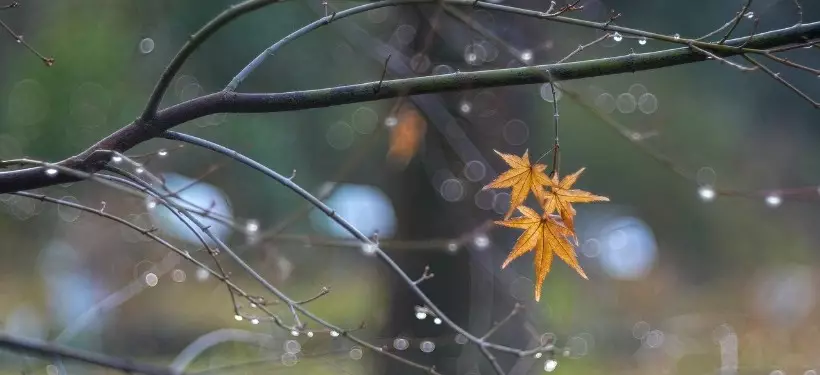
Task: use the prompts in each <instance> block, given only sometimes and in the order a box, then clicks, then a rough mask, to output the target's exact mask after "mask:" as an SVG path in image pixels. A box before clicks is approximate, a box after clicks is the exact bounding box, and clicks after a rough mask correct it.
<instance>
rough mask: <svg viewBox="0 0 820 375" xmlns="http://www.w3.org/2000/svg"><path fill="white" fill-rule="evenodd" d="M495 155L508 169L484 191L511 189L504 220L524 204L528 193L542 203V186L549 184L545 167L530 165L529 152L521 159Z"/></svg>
mask: <svg viewBox="0 0 820 375" xmlns="http://www.w3.org/2000/svg"><path fill="white" fill-rule="evenodd" d="M493 151H495V150H493ZM495 153H496V154H498V156H501V158H502V159H504V161H505V162H507V164H508V165H509V166H510V169H509V170H508V171H506V172H504V173H502V174H500V175H499V176H498V177H496V178H495V180H493V181H492V182H490V183H489V184H487V186H485V187H484V189H498V188H507V187H508V188H512V190H511V191H510V208H509V210H507V214H506V215H504V218H505V219H507V218H509V217H510V215H512V213H513V211H515V208H516V207H518V206H520V205H521V204H522V203H524V201H525V200H526V199H527V195H528V194H529V192H530V191H532V192H533V194H535V196H536V198H538V199H539V201H543V199H544V197H545V195H544V194H545V191H544V185H550V184H551V182H550V179H549V177H547V175H546V173H544V170H545V169H547V166H546V165H544V164H531V163H530V156H529V151H524V155H523V156H521V157H518V156H515V155H512V154H504V153H501V152H498V151H495Z"/></svg>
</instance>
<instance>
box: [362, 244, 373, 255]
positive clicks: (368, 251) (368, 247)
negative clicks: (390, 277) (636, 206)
mask: <svg viewBox="0 0 820 375" xmlns="http://www.w3.org/2000/svg"><path fill="white" fill-rule="evenodd" d="M362 252H363V253H364V255H373V254H376V245H373V244H369V243H365V244H362Z"/></svg>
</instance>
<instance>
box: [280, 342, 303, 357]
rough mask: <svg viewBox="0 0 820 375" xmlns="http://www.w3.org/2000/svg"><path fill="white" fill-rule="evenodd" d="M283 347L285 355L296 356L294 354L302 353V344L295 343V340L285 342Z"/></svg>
mask: <svg viewBox="0 0 820 375" xmlns="http://www.w3.org/2000/svg"><path fill="white" fill-rule="evenodd" d="M284 347H285V348H284V349H285V352H287V353H293V354H296V353H299V352H300V351H302V344H299V341H296V340H288V341H285V345H284Z"/></svg>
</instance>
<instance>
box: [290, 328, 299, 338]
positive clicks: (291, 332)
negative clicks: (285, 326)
mask: <svg viewBox="0 0 820 375" xmlns="http://www.w3.org/2000/svg"><path fill="white" fill-rule="evenodd" d="M290 335H291V336H293V337H296V336H299V331H297V330H295V329H294V330H293V331H290Z"/></svg>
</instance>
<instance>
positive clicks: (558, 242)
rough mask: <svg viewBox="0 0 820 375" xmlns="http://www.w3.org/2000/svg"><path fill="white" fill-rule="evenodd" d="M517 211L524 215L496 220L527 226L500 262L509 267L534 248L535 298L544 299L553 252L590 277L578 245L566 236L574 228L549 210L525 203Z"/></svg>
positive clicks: (509, 224) (500, 222)
mask: <svg viewBox="0 0 820 375" xmlns="http://www.w3.org/2000/svg"><path fill="white" fill-rule="evenodd" d="M518 211H520V212H521V214H522V215H523V216H519V217H514V218H511V219H508V220H504V221H496V222H495V223H496V224H498V225H502V226H505V227H509V228H518V229H523V230H524V233H522V234H521V236H520V237H518V240H517V241H516V242H515V245H514V246H513V249H512V251H511V252H510V255H508V256H507V259H506V260H505V261H504V264H502V265H501V268H502V269H503V268H505V267H507V265H508V264H510V262H512V261H513V260H514V259H516V258H518V257H520V256H521V255H524V254H526V253H527V252H529V251H530V250H532V249H535V278H536V282H535V300H536V301H538V300H540V299H541V287H542V285H543V283H544V280H545V279H546V278H547V274H548V273H549V272H550V266H551V265H552V256H553V254H558V257H559V258H561V259H562V260H563V261H564V262H566V263H567V264H568V265H569V266H570V267H572V269H574V270H575V271H576V272H578V274H579V275H581V277H583V278H584V279H587V275H586V274H585V273H584V270H583V269H581V265H580V264H578V259H577V257H576V255H575V248H573V246H572V244H571V243H570V242H569V240H568V239H567V237H568V236H571V235H573V234H574V233H573V231H572V230H570V229H569V228H567V227H565V226H563V225H561V223H559V222H558V221H557V220H556V219H555V218H554V217H553V216H552V215H549V214H547V213H544V214H543V215H539V214H538V213H537V212H535V210H533V209H531V208H529V207H526V206H519V207H518Z"/></svg>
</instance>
